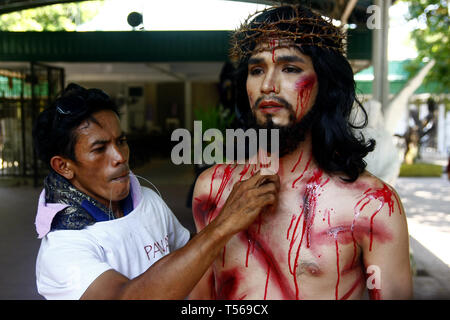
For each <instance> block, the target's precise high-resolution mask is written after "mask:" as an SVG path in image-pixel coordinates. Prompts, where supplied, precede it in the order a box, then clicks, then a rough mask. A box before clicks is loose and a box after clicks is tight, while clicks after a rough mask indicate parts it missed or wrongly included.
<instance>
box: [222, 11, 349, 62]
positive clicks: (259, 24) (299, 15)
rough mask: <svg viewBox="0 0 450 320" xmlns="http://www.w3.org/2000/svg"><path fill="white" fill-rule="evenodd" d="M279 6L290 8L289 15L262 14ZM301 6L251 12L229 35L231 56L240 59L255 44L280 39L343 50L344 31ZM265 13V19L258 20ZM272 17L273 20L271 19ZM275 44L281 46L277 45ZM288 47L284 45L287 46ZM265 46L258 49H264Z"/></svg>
mask: <svg viewBox="0 0 450 320" xmlns="http://www.w3.org/2000/svg"><path fill="white" fill-rule="evenodd" d="M281 7H291V8H292V14H290V13H289V14H287V15H288V17H286V16H285V14H282V15H280V14H278V16H277V19H273V17H270V18H269V16H270V14H269V15H264V14H265V13H266V12H268V11H272V10H276V9H277V8H281ZM301 10H302V9H301V7H299V6H293V5H283V6H276V7H270V8H266V9H264V10H260V11H257V12H255V13H253V14H251V15H250V16H249V17H248V18H247V19H246V20H245V21H244V23H242V24H241V26H240V27H239V28H238V29H237V30H236V31H235V32H234V33H233V35H232V36H231V46H230V56H231V58H235V59H238V60H241V59H243V58H245V57H247V56H249V55H250V54H252V53H254V52H255V47H256V45H257V44H258V43H265V42H268V43H273V41H274V40H283V41H285V42H286V40H287V42H288V43H291V45H292V43H294V44H295V45H296V46H316V47H322V48H328V49H330V50H334V51H337V52H339V53H341V54H343V53H344V51H345V49H344V45H343V39H344V38H345V36H344V34H343V32H342V31H341V29H340V28H339V27H336V26H334V25H333V24H332V22H331V19H330V18H326V17H322V16H320V15H317V14H315V13H312V12H311V13H309V14H305V13H304V12H301ZM264 16H266V19H265V20H262V19H259V18H260V17H264ZM271 20H275V21H271ZM277 47H283V45H279V46H277ZM286 47H287V46H286ZM263 50H264V48H261V49H259V50H258V51H263Z"/></svg>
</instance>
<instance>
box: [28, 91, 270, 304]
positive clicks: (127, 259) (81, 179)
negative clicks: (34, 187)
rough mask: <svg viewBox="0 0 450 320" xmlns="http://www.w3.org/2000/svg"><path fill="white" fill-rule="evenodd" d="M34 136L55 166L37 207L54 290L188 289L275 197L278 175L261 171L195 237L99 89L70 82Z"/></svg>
mask: <svg viewBox="0 0 450 320" xmlns="http://www.w3.org/2000/svg"><path fill="white" fill-rule="evenodd" d="M33 139H34V147H35V150H36V153H37V154H38V156H39V157H40V158H41V160H42V161H44V162H45V163H47V164H48V165H49V167H50V173H49V174H48V176H47V177H46V178H45V180H44V190H43V191H42V193H41V195H40V198H39V204H38V212H37V216H36V230H37V232H38V234H39V238H41V239H42V243H41V247H40V250H39V254H38V257H37V262H36V278H37V287H38V291H39V293H40V294H41V295H43V296H44V297H45V298H47V299H184V298H185V297H186V296H187V295H188V294H189V292H190V291H191V290H192V288H193V287H194V286H195V284H196V283H197V282H198V281H199V280H200V278H201V277H202V276H203V274H204V273H205V271H206V270H207V269H208V267H209V266H210V265H211V263H212V262H213V261H214V259H215V258H216V257H217V255H218V254H219V252H220V251H221V249H222V248H223V247H224V246H225V244H226V243H227V241H228V240H229V239H230V238H231V237H232V236H233V235H234V234H236V233H238V232H240V231H242V230H245V229H246V228H247V227H248V226H249V225H250V224H251V223H252V222H253V221H254V219H255V218H256V217H257V216H258V214H259V213H260V212H261V210H263V209H265V208H266V207H269V208H270V207H273V206H274V205H275V204H276V201H277V194H278V190H279V179H278V176H276V175H273V176H270V175H264V176H263V175H260V174H257V175H255V176H254V177H252V178H250V179H248V180H246V181H243V182H241V183H239V184H237V185H236V186H235V187H234V188H233V190H232V191H231V194H230V196H229V198H228V200H227V202H226V203H225V205H224V206H223V208H222V209H221V212H220V214H219V216H218V217H217V218H216V219H215V220H214V221H213V223H211V224H210V225H209V226H208V227H206V228H205V229H203V230H202V231H201V232H199V233H198V234H197V235H195V236H194V237H193V238H192V239H191V240H190V241H189V238H190V237H189V232H188V231H187V229H186V228H184V227H183V226H182V225H181V224H180V223H179V221H178V220H177V218H176V217H175V216H174V215H173V213H172V212H171V211H170V209H169V208H168V207H167V205H166V204H165V203H164V201H163V200H162V199H161V198H160V197H159V196H157V195H156V194H155V193H154V192H153V191H151V190H150V189H148V188H145V187H141V186H140V185H139V182H138V181H137V179H136V177H135V176H134V175H133V174H132V173H131V172H130V170H129V167H128V159H129V148H128V145H127V141H126V137H125V133H124V132H123V131H122V129H121V128H120V121H119V117H118V111H117V107H116V106H115V104H114V103H113V101H112V100H111V99H110V98H109V96H108V95H106V94H105V93H104V92H103V91H101V90H98V89H85V88H83V87H80V86H78V85H76V84H70V85H69V86H68V87H67V88H66V89H65V90H64V92H63V93H62V94H61V96H60V97H59V98H58V99H57V100H56V101H55V103H54V104H53V105H52V106H50V107H48V108H47V109H45V110H44V111H43V112H42V113H41V114H40V115H39V117H38V119H37V122H36V124H35V126H34V128H33Z"/></svg>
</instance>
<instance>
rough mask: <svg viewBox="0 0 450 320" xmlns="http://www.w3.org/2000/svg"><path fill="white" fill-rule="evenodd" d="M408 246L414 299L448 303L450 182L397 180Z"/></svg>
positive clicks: (417, 179) (449, 277)
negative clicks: (405, 223)
mask: <svg viewBox="0 0 450 320" xmlns="http://www.w3.org/2000/svg"><path fill="white" fill-rule="evenodd" d="M395 189H396V190H397V192H398V193H399V195H400V197H401V199H402V202H403V206H404V207H405V211H406V215H407V219H408V230H409V234H410V236H411V237H410V245H411V249H412V254H413V259H414V262H415V267H416V271H417V274H418V276H417V277H415V279H414V284H415V290H414V295H415V298H416V299H450V268H449V267H450V182H449V181H448V179H447V176H446V175H443V176H442V177H441V178H399V179H398V180H397V182H396V183H395Z"/></svg>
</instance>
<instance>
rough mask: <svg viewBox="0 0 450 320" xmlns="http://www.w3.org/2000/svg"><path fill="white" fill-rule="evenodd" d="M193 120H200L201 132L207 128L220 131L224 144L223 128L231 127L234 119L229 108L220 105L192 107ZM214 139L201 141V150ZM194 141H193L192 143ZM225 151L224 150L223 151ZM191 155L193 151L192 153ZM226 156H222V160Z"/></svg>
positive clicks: (224, 159)
mask: <svg viewBox="0 0 450 320" xmlns="http://www.w3.org/2000/svg"><path fill="white" fill-rule="evenodd" d="M194 116H195V120H197V121H201V122H202V131H203V132H202V134H203V133H204V132H205V131H206V130H208V129H218V130H219V131H220V132H221V133H222V141H220V143H222V144H223V145H224V146H225V143H226V141H225V130H226V129H228V128H231V127H232V124H233V121H234V117H235V115H234V113H233V112H231V110H230V109H225V108H224V107H223V106H222V105H220V106H219V107H212V108H195V109H194ZM213 142H214V139H213V140H212V141H210V142H205V141H202V150H203V149H204V148H205V147H206V146H207V145H208V144H210V143H213ZM195 143H196V142H195V141H194V144H195ZM224 153H225V152H224ZM192 156H193V153H192ZM225 161H226V158H225V157H223V162H225Z"/></svg>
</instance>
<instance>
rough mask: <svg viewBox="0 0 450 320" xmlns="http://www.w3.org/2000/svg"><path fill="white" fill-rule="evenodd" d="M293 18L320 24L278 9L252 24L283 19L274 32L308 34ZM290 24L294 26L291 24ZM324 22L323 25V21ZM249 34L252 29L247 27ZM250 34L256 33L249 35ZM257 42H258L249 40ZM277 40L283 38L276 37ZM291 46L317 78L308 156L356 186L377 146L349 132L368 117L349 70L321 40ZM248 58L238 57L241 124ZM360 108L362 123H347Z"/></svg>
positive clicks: (247, 112)
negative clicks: (278, 29)
mask: <svg viewBox="0 0 450 320" xmlns="http://www.w3.org/2000/svg"><path fill="white" fill-rule="evenodd" d="M296 15H302V17H303V16H304V17H308V18H314V19H315V20H317V21H319V22H318V23H321V22H320V19H321V17H320V16H319V15H316V14H314V13H313V12H311V11H310V10H309V9H307V8H303V7H299V6H296V7H294V6H281V7H276V8H273V9H270V10H267V11H264V12H263V13H261V14H260V15H258V16H257V17H256V18H255V19H254V20H253V22H251V23H255V21H264V22H265V23H271V22H277V21H279V20H280V19H283V20H284V22H283V23H282V24H278V27H279V28H281V29H282V30H284V31H290V32H293V33H294V32H295V33H299V32H300V33H301V32H310V31H311V24H306V25H302V23H301V22H298V21H302V20H299V19H296V18H298V17H297V16H296ZM289 20H291V21H293V22H292V23H291V24H290V23H289V22H288V21H289ZM324 23H325V22H324ZM249 29H251V28H249ZM248 32H249V33H253V32H254V31H248ZM246 37H250V38H252V39H255V40H256V41H258V37H254V33H253V37H252V34H249V35H247V36H246ZM280 38H281V39H283V38H282V36H280ZM256 41H253V42H251V43H248V42H247V43H246V45H247V46H250V47H247V48H246V49H245V50H249V49H250V50H252V49H254V48H255V47H256V44H257V42H256ZM294 42H295V47H296V48H298V49H299V50H300V51H301V52H302V53H303V54H305V55H307V56H309V57H310V58H311V60H312V63H313V67H314V70H315V72H316V75H317V79H318V86H319V90H318V93H317V97H316V101H315V104H314V106H313V107H312V109H311V111H310V112H311V113H312V114H310V115H309V117H310V118H311V119H310V130H311V138H312V153H313V156H314V158H315V160H316V161H317V163H318V165H319V166H320V167H321V168H322V169H323V170H325V171H327V172H330V173H345V174H346V175H347V177H348V178H344V180H346V181H355V180H356V179H357V178H358V176H359V175H360V174H361V173H362V172H363V171H364V169H365V167H366V165H367V164H366V163H365V161H364V160H363V158H364V157H365V156H366V155H367V154H368V153H369V152H371V151H373V150H374V148H375V141H374V140H373V139H370V140H369V141H368V142H366V141H365V140H364V137H363V135H362V134H361V135H360V137H359V138H358V137H356V136H355V134H354V132H353V131H352V130H353V129H361V128H363V127H365V126H366V125H367V113H366V111H365V110H364V107H363V106H362V104H361V102H360V101H359V100H358V99H357V97H356V94H355V81H354V78H353V71H352V68H351V66H350V64H349V62H348V61H347V59H346V58H345V57H344V56H343V55H342V53H341V52H340V50H338V48H336V50H334V49H333V47H332V45H333V42H327V45H323V46H321V45H319V43H320V39H316V40H315V41H314V42H308V41H306V42H305V40H304V39H302V38H301V37H300V39H299V40H298V41H294ZM249 56H250V55H244V56H242V58H241V60H240V61H239V65H238V67H237V69H236V108H237V112H238V117H239V116H240V117H241V119H242V121H243V122H244V123H245V122H247V123H248V122H249V121H251V120H250V119H251V112H252V111H251V108H250V105H249V101H248V96H247V91H246V81H247V74H248V59H249ZM354 104H355V105H356V106H357V107H359V108H360V109H361V110H362V112H363V115H364V117H363V118H364V122H363V123H362V124H361V125H359V126H358V125H355V124H353V123H351V121H350V113H351V111H352V107H353V105H354Z"/></svg>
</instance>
